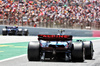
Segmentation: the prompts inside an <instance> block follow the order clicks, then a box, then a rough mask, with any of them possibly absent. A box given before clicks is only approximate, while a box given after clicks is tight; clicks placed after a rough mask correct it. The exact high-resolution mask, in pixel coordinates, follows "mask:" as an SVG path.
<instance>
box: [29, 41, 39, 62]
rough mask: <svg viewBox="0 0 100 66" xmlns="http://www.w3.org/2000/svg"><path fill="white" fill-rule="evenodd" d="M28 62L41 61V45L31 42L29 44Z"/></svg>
mask: <svg viewBox="0 0 100 66" xmlns="http://www.w3.org/2000/svg"><path fill="white" fill-rule="evenodd" d="M28 60H29V61H39V60H40V44H39V43H34V42H29V44H28Z"/></svg>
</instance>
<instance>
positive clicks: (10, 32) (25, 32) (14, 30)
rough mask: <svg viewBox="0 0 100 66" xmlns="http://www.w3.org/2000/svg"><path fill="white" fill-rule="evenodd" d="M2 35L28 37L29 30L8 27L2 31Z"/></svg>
mask: <svg viewBox="0 0 100 66" xmlns="http://www.w3.org/2000/svg"><path fill="white" fill-rule="evenodd" d="M2 35H25V36H27V35H28V30H27V29H24V30H22V29H20V28H18V27H17V26H13V27H7V26H5V28H3V29H2Z"/></svg>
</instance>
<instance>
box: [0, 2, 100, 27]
mask: <svg viewBox="0 0 100 66" xmlns="http://www.w3.org/2000/svg"><path fill="white" fill-rule="evenodd" d="M0 13H2V15H0V16H3V18H4V19H7V22H8V23H9V24H11V23H14V24H17V23H22V17H24V16H27V22H25V24H26V23H27V24H28V25H32V26H33V25H36V24H39V23H43V25H44V24H46V26H48V25H51V26H52V24H54V25H63V26H65V27H67V26H73V25H74V26H75V25H76V26H77V25H83V24H86V25H88V26H90V24H91V23H94V24H99V22H100V0H33V1H15V2H13V1H11V0H7V1H2V0H0ZM38 26H40V24H39V25H38Z"/></svg>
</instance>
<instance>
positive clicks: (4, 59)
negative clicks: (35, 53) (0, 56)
mask: <svg viewBox="0 0 100 66" xmlns="http://www.w3.org/2000/svg"><path fill="white" fill-rule="evenodd" d="M25 55H27V54H23V55H19V56H15V57H11V58H8V59H4V60H0V62H4V61H8V60H12V59H16V58H19V57H23V56H25Z"/></svg>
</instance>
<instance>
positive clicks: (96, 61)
mask: <svg viewBox="0 0 100 66" xmlns="http://www.w3.org/2000/svg"><path fill="white" fill-rule="evenodd" d="M0 38H1V37H0ZM7 38H9V40H6V39H7ZM10 38H13V41H12V40H11V39H10ZM22 38H23V39H22ZM36 38H37V37H33V36H32V37H26V38H25V37H24V36H22V37H16V36H15V37H10V36H7V37H4V38H3V37H2V39H0V40H2V41H1V42H0V43H11V42H19V40H23V41H20V42H24V41H36ZM3 39H5V41H4V40H3ZM99 43H100V40H93V46H94V51H95V52H94V57H93V59H92V60H85V61H84V62H62V61H32V62H29V61H28V59H27V54H25V55H22V56H19V57H16V58H12V59H7V60H3V61H0V66H100V44H99Z"/></svg>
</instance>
